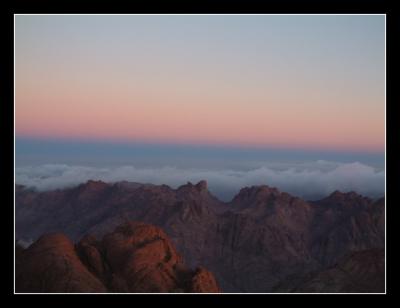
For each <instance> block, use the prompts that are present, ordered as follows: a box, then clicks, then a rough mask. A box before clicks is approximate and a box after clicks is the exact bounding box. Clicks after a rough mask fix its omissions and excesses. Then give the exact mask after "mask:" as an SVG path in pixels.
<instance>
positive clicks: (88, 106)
mask: <svg viewBox="0 0 400 308" xmlns="http://www.w3.org/2000/svg"><path fill="white" fill-rule="evenodd" d="M75 18H78V17H75ZM188 18H189V17H188ZM129 22H130V21H129ZM134 22H136V21H134ZM143 22H144V23H143V24H142V27H141V28H140V27H139V28H138V26H137V24H135V26H132V28H131V29H130V30H129V29H128V30H129V31H130V32H128V31H127V28H129V23H128V22H126V23H124V24H123V26H122V25H121V24H120V23H119V20H118V19H115V20H114V21H113V22H111V21H109V24H108V25H109V29H108V30H107V31H105V30H104V29H103V28H101V27H100V26H99V25H101V24H102V23H99V24H97V21H93V22H91V21H88V20H86V19H84V17H82V20H80V23H77V22H76V20H74V19H73V18H72V19H71V20H69V19H68V18H63V19H57V18H56V17H54V18H53V19H46V18H44V17H42V18H40V16H36V18H35V17H28V16H25V17H24V16H19V17H18V18H17V23H16V26H17V30H16V55H17V57H16V101H15V103H16V134H17V136H25V137H42V138H77V139H79V138H87V139H95V140H122V141H147V142H172V143H190V144H198V143H204V144H221V145H239V146H241V145H243V146H261V147H262V146H276V147H285V148H288V147H289V148H290V147H293V148H317V149H318V148H320V149H336V150H363V151H383V149H384V140H385V131H384V127H385V122H384V121H385V119H384V105H385V98H384V86H383V81H384V78H383V77H384V66H383V63H384V62H383V57H382V56H383V53H382V50H383V48H384V46H383V45H382V46H381V45H379V44H380V43H381V41H382V40H381V36H379V35H380V34H381V33H380V32H379V31H375V28H374V29H373V31H372V30H370V29H369V28H368V27H372V24H370V23H368V22H367V21H365V22H364V20H361V19H360V21H357V22H360V25H363V26H365V27H366V28H365V30H363V29H364V28H362V27H361V26H359V27H358V26H357V25H358V24H357V25H356V26H354V29H353V28H351V27H352V26H353V24H352V23H349V26H348V27H349V28H345V27H344V26H343V22H341V23H339V22H336V21H335V20H333V21H332V24H329V25H328V26H327V25H325V24H324V23H325V21H319V23H321V27H322V28H321V29H324V28H323V27H324V25H325V26H326V27H327V28H326V31H327V34H329V33H330V32H329V31H336V32H334V33H330V35H321V33H322V34H323V32H321V31H320V32H318V33H317V32H316V33H314V32H313V31H317V30H316V29H318V27H315V25H313V23H312V22H311V23H308V22H305V23H304V25H302V24H301V22H297V23H296V24H295V25H293V27H292V28H291V27H290V24H289V26H287V27H286V28H283V30H281V32H279V31H276V33H268V35H269V37H268V40H266V43H263V42H262V41H261V43H260V41H259V39H258V38H259V37H260V36H254V35H253V33H254V31H260V32H259V35H264V34H265V33H266V29H271V27H268V25H266V26H265V28H263V27H262V24H261V25H260V24H257V25H256V24H254V26H251V27H256V26H257V27H258V28H257V29H254V28H251V27H250V26H248V24H249V22H243V25H242V26H241V27H237V25H238V22H237V21H235V22H232V25H231V27H230V24H229V22H230V21H229V20H228V21H227V22H226V23H225V24H223V26H222V25H221V24H220V23H215V24H213V23H212V22H211V23H210V22H209V21H208V22H204V23H203V22H202V21H199V23H198V24H195V23H193V24H190V23H189V24H188V23H187V21H186V23H183V24H182V25H181V26H183V25H189V26H185V29H186V31H187V33H186V32H185V33H183V32H182V31H181V29H182V27H180V26H179V22H177V24H174V25H171V23H165V24H164V23H163V22H161V21H160V22H159V25H158V24H157V23H154V22H152V23H148V24H146V23H147V21H143ZM328 23H329V22H328ZM363 23H365V25H364V24H363ZM250 24H251V23H250ZM150 25H151V26H150ZM158 26H159V27H158ZM207 27H209V29H214V28H213V27H215V33H217V34H210V33H208V32H207V33H206V34H207V35H206V34H205V33H202V31H206V30H204V29H208V28H207ZM299 27H300V28H301V27H304V31H302V32H299V33H297V34H296V33H295V32H294V31H297V29H299ZM335 27H337V30H336V28H335ZM259 28H260V29H259ZM137 29H141V30H140V31H142V32H140V31H139V30H137ZM237 29H240V30H237ZM273 29H275V28H273ZM285 29H286V30H285ZM321 29H319V30H321ZM332 29H333V30H332ZM135 31H137V33H135ZM269 31H272V30H269ZM274 31H275V30H274ZM285 31H286V32H285ZM307 31H308V32H307ZM374 31H375V32H376V33H375V32H374ZM125 32H126V33H125ZM378 32H379V33H378ZM121 33H125V34H126V35H135V36H134V37H132V38H130V39H127V38H126V35H122V34H121ZM132 33H133V34H132ZM213 33H214V32H213ZM293 33H294V34H293ZM115 34H118V35H115ZM292 34H293V37H291V35H292ZM378 34H379V35H378ZM213 35H215V37H213ZM217 35H218V37H217ZM299 35H300V36H301V40H299ZM319 35H320V36H319ZM368 35H370V36H371V37H369V36H368ZM181 36H185V37H181ZM224 38H225V39H224ZM283 39H284V40H283ZM282 40H283V41H282ZM374 40H376V42H377V43H376V44H375V45H376V46H375V45H374V48H371V46H370V44H371V41H374ZM239 43H240V44H239ZM377 46H378V47H379V48H378V47H377ZM292 50H295V51H296V52H295V53H294V52H292Z"/></svg>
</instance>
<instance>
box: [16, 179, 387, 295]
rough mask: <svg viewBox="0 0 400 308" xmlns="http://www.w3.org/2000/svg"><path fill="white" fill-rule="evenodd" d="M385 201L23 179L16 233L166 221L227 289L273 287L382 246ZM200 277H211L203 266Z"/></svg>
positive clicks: (189, 257)
mask: <svg viewBox="0 0 400 308" xmlns="http://www.w3.org/2000/svg"><path fill="white" fill-rule="evenodd" d="M384 204H385V202H384V199H383V198H382V199H380V200H377V201H373V200H371V199H368V198H365V197H363V196H360V195H358V194H356V193H341V192H334V193H332V194H331V195H330V196H328V197H327V198H325V199H322V200H319V201H315V202H307V201H305V200H302V199H300V198H297V197H294V196H291V195H289V194H287V193H284V192H280V191H279V190H278V189H276V188H272V187H269V186H266V185H261V186H253V187H245V188H243V189H242V190H241V191H240V192H239V193H238V195H237V196H235V198H234V199H233V200H232V201H231V202H229V203H223V202H221V201H219V200H218V199H216V198H215V197H214V196H212V194H211V193H210V192H209V191H208V189H207V183H206V182H205V181H201V182H199V183H198V184H192V183H187V184H186V185H183V186H181V187H179V188H177V189H172V188H170V187H168V186H166V185H149V184H139V183H129V182H120V183H115V184H106V183H103V182H95V181H89V182H88V183H86V184H82V185H80V186H78V187H75V188H70V189H65V190H56V191H48V192H35V191H32V190H29V189H24V188H23V187H19V188H18V190H17V192H16V237H17V239H23V240H31V239H33V240H35V239H37V238H38V237H39V236H40V235H42V234H44V233H47V232H63V233H65V234H67V235H68V236H69V237H70V238H72V239H73V240H74V241H76V240H78V239H80V238H82V237H83V236H85V235H87V234H93V235H95V236H97V237H101V236H103V235H105V234H107V233H110V232H112V231H113V230H114V229H115V228H116V227H117V226H118V225H120V224H121V223H124V222H126V221H130V220H136V221H142V222H146V223H151V224H154V225H157V226H159V227H161V228H162V229H163V230H165V232H166V234H168V236H169V237H170V238H171V240H172V242H173V243H174V245H175V246H176V248H177V251H179V253H180V254H181V255H182V257H183V259H184V260H185V261H186V262H187V264H188V266H190V267H196V266H199V265H202V266H205V267H206V268H207V269H209V270H210V271H211V272H212V273H213V274H214V275H215V277H216V278H217V281H218V282H219V284H220V286H221V289H222V290H223V291H224V292H270V291H272V290H274V287H275V286H276V285H278V284H279V283H281V282H282V281H285V279H286V278H287V277H290V276H292V275H294V274H295V275H297V276H302V275H305V274H308V273H313V272H315V271H321V270H325V269H327V268H329V267H331V266H333V265H334V264H336V263H337V262H338V261H339V260H340V259H341V258H342V257H344V256H345V255H348V254H349V253H352V252H356V251H361V250H367V249H371V248H384V243H385V239H384V234H385V232H384V229H385V227H384V226H385V221H384V217H385V215H384V212H385V211H384ZM86 240H87V241H88V243H87V244H85V245H86V246H88V248H87V250H88V254H89V255H93V258H94V259H96V258H97V259H98V257H96V255H97V253H96V251H95V250H94V248H95V247H97V246H96V245H98V244H93V245H89V243H92V242H93V239H90V238H87V239H86ZM92 263H93V264H96V263H99V262H97V261H96V262H95V261H93V262H92ZM95 267H96V268H98V270H99V273H100V272H101V271H104V269H102V268H101V266H100V265H96V266H95ZM99 275H100V274H99ZM100 276H101V275H100ZM100 276H99V277H100ZM124 277H125V276H123V275H120V278H121V279H127V278H126V277H125V278H124ZM199 277H203V278H202V280H204V281H207V280H208V279H207V278H206V277H207V275H206V274H201V275H200V276H199ZM120 278H118V279H120ZM160 279H164V278H160ZM199 279H200V278H199Z"/></svg>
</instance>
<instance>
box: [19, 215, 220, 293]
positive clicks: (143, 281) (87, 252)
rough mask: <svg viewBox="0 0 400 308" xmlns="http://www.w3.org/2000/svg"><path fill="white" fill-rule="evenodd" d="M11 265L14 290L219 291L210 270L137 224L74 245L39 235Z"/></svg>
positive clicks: (61, 238) (161, 235)
mask: <svg viewBox="0 0 400 308" xmlns="http://www.w3.org/2000/svg"><path fill="white" fill-rule="evenodd" d="M17 264H18V266H17V273H16V291H17V292H46V293H52V292H62V293H64V292H67V293H69V292H76V293H81V292H85V293H95V292H130V293H154V292H156V293H167V292H193V293H204V292H206V293H215V292H219V291H220V289H219V287H218V285H217V282H216V280H215V278H214V276H213V275H212V274H211V273H210V272H208V271H207V270H205V269H204V268H198V269H196V270H190V269H189V268H188V267H187V266H186V265H185V264H184V263H183V260H182V258H181V257H180V256H179V255H178V253H177V252H176V250H175V248H174V247H173V245H172V244H171V242H170V240H169V239H168V237H167V235H166V234H165V233H164V232H163V231H162V230H161V229H160V228H158V227H155V226H151V225H147V224H144V223H137V222H129V223H126V224H124V225H121V226H119V227H118V228H116V230H115V231H114V232H113V233H111V234H107V235H105V236H104V237H103V239H102V240H101V241H97V240H96V239H95V238H94V237H92V236H86V237H85V238H83V239H82V240H81V241H80V242H79V243H78V244H77V245H76V246H74V244H73V243H72V242H71V241H70V240H69V239H68V238H67V237H66V236H65V235H63V234H50V235H45V236H42V237H41V238H40V239H39V240H38V241H37V242H35V243H34V244H32V245H31V246H30V247H29V248H27V249H26V250H24V251H22V252H19V255H18V259H17Z"/></svg>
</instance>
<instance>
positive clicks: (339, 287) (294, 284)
mask: <svg viewBox="0 0 400 308" xmlns="http://www.w3.org/2000/svg"><path fill="white" fill-rule="evenodd" d="M384 273H385V251H384V250H383V249H369V250H362V251H357V252H353V253H350V254H349V255H347V256H345V257H343V258H342V259H341V260H340V261H339V262H338V263H337V264H335V265H333V266H331V267H329V268H328V269H325V270H321V271H318V272H315V273H310V274H308V275H306V276H304V277H300V278H299V277H297V278H296V277H291V279H288V280H287V281H286V282H285V283H282V284H281V285H279V286H277V287H276V288H275V291H276V292H299V293H314V292H323V293H383V292H385V275H384Z"/></svg>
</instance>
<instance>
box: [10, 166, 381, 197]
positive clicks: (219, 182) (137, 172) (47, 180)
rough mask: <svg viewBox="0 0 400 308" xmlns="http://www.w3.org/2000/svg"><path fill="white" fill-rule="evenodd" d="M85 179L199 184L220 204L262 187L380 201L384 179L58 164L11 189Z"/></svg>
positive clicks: (34, 171)
mask: <svg viewBox="0 0 400 308" xmlns="http://www.w3.org/2000/svg"><path fill="white" fill-rule="evenodd" d="M90 179H92V180H102V181H105V182H116V181H122V180H126V181H133V182H140V183H154V184H167V185H170V186H171V187H174V188H176V187H178V186H179V185H182V184H184V183H186V182H187V181H191V182H197V181H200V180H202V179H205V180H207V182H208V184H209V189H210V191H212V192H213V193H214V194H215V195H216V196H218V197H219V198H221V199H223V200H229V199H231V198H232V197H233V196H234V195H235V194H236V193H237V192H238V191H239V190H240V189H241V188H242V187H244V186H251V185H260V184H266V185H269V186H275V187H277V188H279V189H280V190H281V191H286V192H289V193H291V194H294V195H297V196H300V197H303V198H306V199H315V198H320V197H323V196H326V195H328V194H329V193H331V192H332V191H334V190H341V191H351V190H353V191H356V192H358V193H360V194H363V195H366V196H371V197H379V196H382V195H383V194H384V181H385V175H384V171H380V170H376V169H374V168H373V167H370V166H367V165H365V164H361V163H359V162H354V163H338V162H328V161H321V160H320V161H316V162H304V163H291V164H285V163H280V164H276V163H274V164H264V165H263V166H261V167H259V168H254V169H251V170H247V171H242V170H240V171H238V170H228V169H226V170H206V169H189V168H177V167H170V166H165V167H161V168H137V167H134V166H119V167H112V168H96V167H85V166H70V165H61V164H60V165H49V164H47V165H40V166H30V167H18V168H16V183H17V184H22V185H26V186H29V187H35V188H37V189H38V190H51V189H56V188H65V187H71V186H74V185H77V184H80V183H83V182H86V181H87V180H90Z"/></svg>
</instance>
